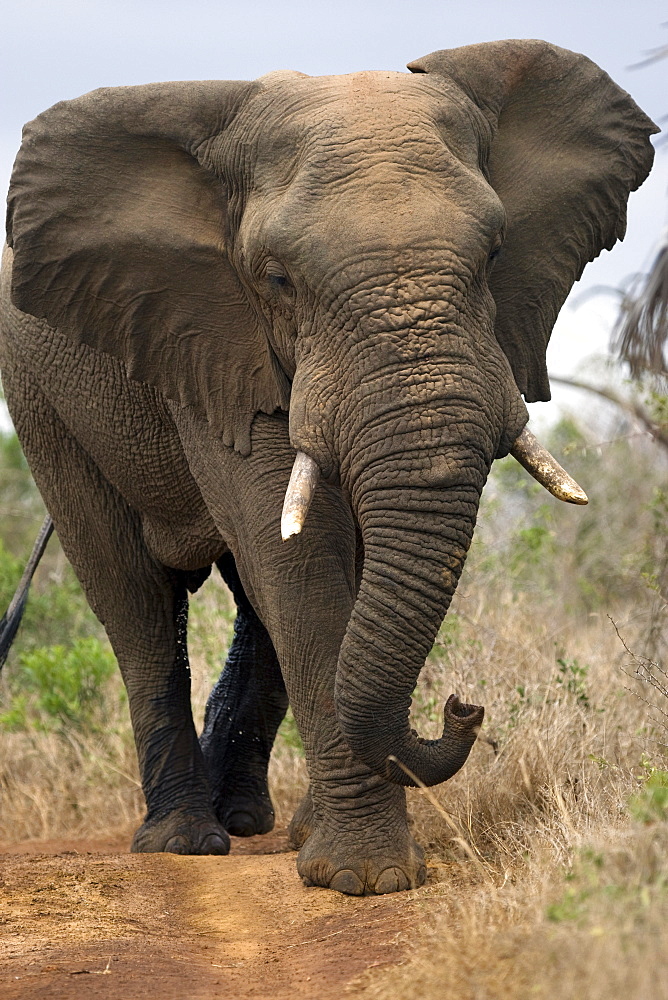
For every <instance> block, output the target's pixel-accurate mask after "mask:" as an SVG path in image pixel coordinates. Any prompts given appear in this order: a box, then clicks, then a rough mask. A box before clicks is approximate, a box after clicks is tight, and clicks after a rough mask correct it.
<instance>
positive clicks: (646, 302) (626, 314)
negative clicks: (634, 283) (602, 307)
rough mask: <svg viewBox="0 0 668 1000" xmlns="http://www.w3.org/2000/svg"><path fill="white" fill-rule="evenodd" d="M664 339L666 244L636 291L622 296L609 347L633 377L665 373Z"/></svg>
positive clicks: (667, 334) (667, 325)
mask: <svg viewBox="0 0 668 1000" xmlns="http://www.w3.org/2000/svg"><path fill="white" fill-rule="evenodd" d="M667 340H668V243H666V244H664V246H663V247H661V249H660V250H659V253H658V254H657V257H656V260H655V261H654V263H653V265H652V267H651V269H650V272H649V274H648V275H647V277H646V279H645V281H644V284H643V285H642V286H641V288H640V290H639V291H638V293H637V294H636V295H633V293H629V294H628V295H627V296H626V299H625V301H624V302H623V304H622V309H621V312H620V315H619V319H618V321H617V324H616V326H615V329H614V331H613V335H612V343H611V345H610V346H611V349H612V350H613V351H614V352H615V353H616V354H617V355H618V356H619V357H620V358H621V359H622V360H623V361H626V362H627V364H628V365H629V368H630V369H631V375H632V376H633V377H634V378H637V377H639V376H640V375H642V374H643V373H644V372H651V373H652V374H655V375H666V374H668V364H667V362H666V341H667Z"/></svg>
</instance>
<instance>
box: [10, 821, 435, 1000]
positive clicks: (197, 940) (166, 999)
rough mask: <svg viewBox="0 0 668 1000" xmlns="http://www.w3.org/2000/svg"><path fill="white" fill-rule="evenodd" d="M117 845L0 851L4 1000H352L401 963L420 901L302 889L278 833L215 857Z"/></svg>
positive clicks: (413, 896)
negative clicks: (380, 971)
mask: <svg viewBox="0 0 668 1000" xmlns="http://www.w3.org/2000/svg"><path fill="white" fill-rule="evenodd" d="M127 844H128V839H127V838H116V839H106V840H105V839H97V840H85V841H82V840H61V841H41V842H40V841H33V842H30V843H23V844H8V843H0V982H1V983H2V986H1V988H0V995H1V996H2V998H3V1000H33V998H39V1000H83V998H86V1000H89V998H91V997H94V998H95V1000H139V998H144V997H150V998H152V1000H173V998H178V1000H199V998H202V1000H204V998H206V1000H209V998H214V997H226V998H235V1000H246V998H253V1000H265V998H266V1000H288V998H290V1000H299V998H308V1000H321V998H322V1000H329V998H334V997H336V998H339V997H341V996H342V994H344V993H353V994H354V995H362V994H363V993H364V992H365V991H364V988H363V986H362V985H361V984H359V983H358V984H355V983H354V982H353V980H355V979H356V978H357V977H359V976H360V975H361V974H362V973H363V972H365V971H366V970H368V969H372V968H375V967H378V966H387V965H393V964H397V963H399V962H401V960H402V958H403V956H404V953H405V950H406V947H407V944H406V933H405V932H406V931H407V930H408V928H409V926H410V924H411V922H412V921H413V919H414V916H415V913H416V908H418V907H419V901H420V900H421V899H423V898H424V896H425V894H427V893H429V887H426V888H423V889H418V890H415V891H413V892H403V893H397V894H394V895H391V896H386V897H378V896H375V897H374V896H369V897H366V898H362V899H359V898H354V897H349V896H341V895H339V894H338V893H335V892H330V891H329V890H325V889H313V888H311V889H307V888H305V887H304V886H303V885H302V883H301V881H300V879H299V878H298V876H297V871H296V867H295V857H296V855H295V854H294V853H293V852H290V851H287V848H286V837H285V833H284V832H282V831H278V832H275V833H273V834H270V835H268V836H266V837H253V838H249V839H248V840H239V839H236V838H233V847H232V853H231V854H230V855H229V856H228V857H226V858H219V857H182V856H179V855H174V854H144V855H141V854H140V855H137V854H134V855H133V854H128V853H126V852H127ZM435 878H437V873H436V871H435V870H434V871H432V877H431V881H432V883H433V881H434V879H435ZM420 909H421V907H420Z"/></svg>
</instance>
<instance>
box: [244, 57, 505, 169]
mask: <svg viewBox="0 0 668 1000" xmlns="http://www.w3.org/2000/svg"><path fill="white" fill-rule="evenodd" d="M259 82H260V83H261V84H262V86H261V89H260V91H259V93H258V94H257V96H256V97H255V98H254V99H253V101H252V102H250V104H249V106H248V109H247V115H248V117H249V120H242V117H243V116H240V118H239V120H238V123H237V127H239V128H240V129H243V130H244V131H246V133H248V131H251V132H254V133H255V140H256V142H257V146H258V151H259V153H260V157H261V159H265V158H266V160H267V162H271V163H273V164H276V163H277V162H278V163H280V162H282V161H285V160H290V161H292V162H293V163H294V162H296V160H297V159H298V158H301V159H302V162H303V159H304V157H306V158H310V157H311V156H313V157H316V158H317V157H319V156H323V155H324V156H329V157H332V156H336V155H337V154H338V155H340V156H342V157H345V156H347V155H348V153H352V154H353V155H354V152H355V149H354V147H355V145H357V146H358V147H359V144H365V145H364V150H365V152H366V154H367V155H369V154H370V153H371V151H372V150H373V149H374V148H376V149H378V150H383V151H384V152H385V153H392V152H393V151H397V152H402V151H404V152H408V153H409V154H410V155H412V156H415V155H416V153H417V155H418V156H419V155H422V156H428V155H429V153H430V152H431V153H433V152H434V150H435V149H436V148H438V149H439V151H440V152H441V153H443V151H444V149H446V150H447V149H450V150H451V151H452V153H454V155H455V156H456V157H457V158H458V159H461V160H464V161H465V162H467V161H468V162H469V163H470V165H477V164H478V162H479V148H480V142H481V140H484V141H486V140H487V138H488V137H487V132H488V125H487V122H486V120H485V118H484V117H483V116H482V115H481V113H480V112H479V110H478V109H477V108H476V107H475V106H474V105H473V103H472V102H471V101H470V100H469V99H468V98H467V97H466V96H465V95H464V94H463V93H462V91H461V90H459V89H458V88H457V87H455V86H454V85H452V84H451V83H449V82H448V81H446V80H445V79H440V78H439V79H438V80H437V81H436V82H434V81H433V80H431V79H429V78H428V77H427V75H426V74H418V75H414V74H409V73H397V72H380V71H369V72H361V73H350V74H346V75H342V76H320V77H308V76H301V75H299V74H288V73H283V72H281V73H275V74H269V75H268V76H267V77H263V78H261V79H260V81H259ZM246 137H247V138H248V135H246Z"/></svg>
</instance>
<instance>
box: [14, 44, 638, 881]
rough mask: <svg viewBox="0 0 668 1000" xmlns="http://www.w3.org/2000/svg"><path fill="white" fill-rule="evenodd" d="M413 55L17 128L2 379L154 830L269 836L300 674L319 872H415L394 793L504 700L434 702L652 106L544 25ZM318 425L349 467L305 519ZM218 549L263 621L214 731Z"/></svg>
mask: <svg viewBox="0 0 668 1000" xmlns="http://www.w3.org/2000/svg"><path fill="white" fill-rule="evenodd" d="M412 68H413V70H414V75H411V74H405V73H403V74H401V73H359V74H353V75H351V76H347V77H322V78H311V77H304V76H302V75H300V74H287V73H278V74H270V75H269V76H268V77H265V78H263V79H262V80H260V81H258V82H257V83H254V84H244V83H239V84H215V83H214V84H191V85H179V84H169V85H156V86H155V87H153V88H151V87H141V88H124V89H122V90H121V89H119V90H111V91H101V92H96V93H94V94H92V95H88V96H87V97H84V98H81V99H80V100H79V101H75V102H69V103H67V104H63V105H57V106H56V107H55V108H54V109H52V110H51V111H49V112H46V113H45V115H44V116H42V117H41V118H40V119H38V120H37V121H36V122H35V123H33V125H32V126H30V127H29V130H28V132H27V133H26V137H25V139H24V146H23V150H22V153H21V154H20V156H19V159H18V160H17V165H16V168H15V175H14V182H13V188H12V193H11V197H10V214H9V220H10V229H9V238H10V242H11V244H12V245H13V248H14V276H13V279H12V274H11V272H12V254H11V252H10V251H7V255H6V259H5V263H4V267H3V301H4V306H3V340H2V366H3V379H4V384H5V391H6V395H7V400H8V403H9V407H10V410H11V413H12V417H13V419H14V422H15V425H16V428H17V432H18V434H19V437H20V439H21V442H22V444H23V447H24V450H25V452H26V455H27V458H28V461H29V463H30V466H31V469H32V470H33V473H34V475H35V479H36V481H37V484H38V486H39V488H40V491H41V493H42V495H43V497H44V499H45V502H46V505H47V508H48V510H49V512H50V513H51V515H52V517H53V520H54V522H55V526H56V529H57V531H58V535H59V537H60V540H61V542H62V545H63V548H64V550H65V552H66V554H67V555H68V558H69V559H70V560H71V562H72V564H73V566H74V568H75V570H76V572H77V575H78V576H79V578H80V580H81V582H82V584H83V586H84V589H85V592H86V595H87V597H88V600H89V601H90V604H91V606H92V607H93V609H94V611H95V613H96V614H97V615H98V617H99V618H100V620H101V621H102V622H103V623H104V625H105V627H106V629H107V632H108V635H109V638H110V640H111V643H112V645H113V648H114V651H115V653H116V656H117V658H118V661H119V664H120V667H121V670H122V673H123V677H124V680H125V683H126V685H127V689H128V694H129V701H130V710H131V715H132V723H133V727H134V732H135V738H136V743H137V750H138V755H139V761H140V767H141V773H142V781H143V787H144V792H145V796H146V802H147V815H146V819H145V821H144V823H143V825H142V826H141V827H140V829H139V830H138V831H137V833H136V835H135V838H134V842H133V849H134V850H138V851H176V852H181V853H195V854H197V853H226V851H227V850H228V848H229V839H228V836H227V832H231V833H234V834H239V835H250V834H253V833H258V832H259V833H262V832H266V831H267V830H269V829H270V828H271V825H272V823H273V811H272V806H271V801H270V799H269V795H268V791H267V783H266V771H267V762H268V757H269V753H270V750H271V745H272V742H273V739H274V736H275V733H276V729H277V727H278V725H279V724H280V721H281V719H282V718H283V715H284V714H285V711H286V708H287V705H288V699H289V703H290V704H291V706H292V708H293V711H294V714H295V718H296V720H297V723H298V726H299V730H300V733H301V735H302V738H303V742H304V747H305V752H306V759H307V763H308V770H309V776H310V791H309V795H308V796H307V799H306V800H305V801H304V803H302V806H301V807H300V809H299V810H298V813H297V815H296V816H295V819H294V820H293V823H292V827H291V836H292V839H293V843H294V844H295V846H297V847H300V848H301V850H300V854H299V859H298V869H299V872H300V874H301V876H302V877H303V879H304V880H305V881H306V882H307V883H308V884H314V885H321V886H329V887H331V888H334V889H338V890H340V891H342V892H346V893H352V894H360V893H363V892H376V893H383V892H390V891H394V890H398V889H405V888H409V887H411V886H416V885H419V884H420V883H421V882H422V881H423V880H424V874H425V868H424V861H423V853H422V850H421V848H420V847H419V846H418V845H417V844H416V843H415V842H414V841H413V839H412V837H411V836H410V834H409V832H408V827H407V819H406V807H405V793H404V790H403V787H402V785H405V784H410V783H412V781H413V780H414V778H417V779H418V780H420V781H421V782H424V783H425V784H434V783H436V782H439V781H443V780H445V779H446V778H448V777H449V776H450V775H451V774H453V773H455V771H456V770H457V769H458V768H459V767H461V765H462V764H463V763H464V761H465V759H466V757H467V755H468V752H469V750H470V747H471V745H472V743H473V741H474V739H475V736H476V733H477V731H478V728H479V726H480V723H481V720H482V710H481V709H477V708H476V707H475V706H465V705H461V704H459V703H458V702H457V701H456V700H455V701H451V702H449V703H448V706H447V707H446V712H445V723H444V735H443V738H442V739H441V740H438V741H425V740H421V739H419V738H418V737H417V736H416V735H415V734H413V733H411V731H410V729H409V725H408V713H409V708H410V696H411V692H412V690H413V688H414V685H415V682H416V679H417V677H418V674H419V671H420V669H421V667H422V664H423V663H424V659H425V656H426V655H427V653H428V651H429V649H430V647H431V645H432V642H433V640H434V637H435V634H436V632H437V630H438V628H439V626H440V624H441V621H442V619H443V617H444V615H445V613H446V611H447V608H448V605H449V602H450V599H451V597H452V594H453V592H454V590H455V587H456V585H457V580H458V578H459V575H460V572H461V569H462V565H463V563H464V560H465V558H466V552H467V550H468V547H469V544H470V541H471V536H472V532H473V528H474V524H475V519H476V512H477V508H478V502H479V499H480V493H481V490H482V488H483V485H484V483H485V479H486V477H487V474H488V472H489V468H490V466H491V463H492V461H493V460H494V458H495V457H500V456H503V455H505V454H507V452H508V450H509V449H510V447H511V446H512V444H513V442H514V441H515V439H516V438H517V436H518V434H519V433H520V431H521V430H522V428H523V426H524V424H525V422H526V420H527V413H526V409H525V406H524V403H523V400H522V397H521V393H523V394H524V395H525V398H527V399H537V398H545V397H546V395H547V393H548V391H549V390H548V388H547V381H546V375H545V347H546V344H547V340H548V338H549V334H550V331H551V328H552V324H553V322H554V319H555V318H556V314H557V311H558V309H559V307H560V305H561V303H562V302H563V299H564V298H565V296H566V294H567V293H568V290H569V288H570V286H571V284H572V281H573V280H574V278H575V277H577V276H578V275H579V271H580V270H581V268H582V267H583V266H584V264H585V263H586V261H587V260H588V259H590V258H591V257H593V256H595V255H596V254H597V253H598V252H600V249H601V248H602V247H603V246H606V245H612V243H614V241H615V239H616V238H617V237H618V236H621V235H623V220H624V209H625V204H626V198H627V196H628V192H629V190H631V189H633V187H635V186H637V185H638V184H639V183H641V182H642V180H643V179H644V176H645V175H646V173H647V171H648V169H649V166H650V163H651V147H650V146H649V142H648V135H649V133H650V132H652V131H654V128H653V126H652V124H651V122H649V121H648V119H646V118H645V116H644V115H643V114H642V112H640V111H639V109H637V108H636V106H635V105H634V104H633V102H632V101H631V99H630V98H629V97H628V95H625V94H623V93H622V92H621V91H619V90H618V89H617V88H616V87H615V85H614V84H613V83H612V82H611V81H610V80H609V78H607V77H606V76H605V74H603V73H602V72H601V71H600V70H598V68H597V67H594V66H593V64H591V63H589V62H588V60H585V59H584V57H580V56H574V55H573V54H571V53H566V52H564V51H563V50H559V49H555V48H554V47H552V46H547V45H545V44H544V43H533V42H526V43H524V42H519V43H492V44H490V45H487V46H473V47H470V48H468V49H462V50H452V51H451V52H445V53H435V54H433V55H432V56H429V57H427V58H426V59H424V60H421V61H419V62H418V63H417V64H413V65H412ZM592 94H593V95H594V97H595V98H596V99H594V98H592V99H591V106H590V107H587V100H588V99H589V98H590V97H591V95H592ZM545 121H547V122H548V123H549V124H548V126H545V124H544V123H545ZM490 151H491V152H490ZM504 240H505V246H504V247H503V249H502V250H501V253H500V255H499V257H498V260H496V259H495V258H496V256H497V253H498V251H499V249H500V247H501V246H502V244H503V243H504ZM296 449H300V450H302V451H304V452H305V453H306V454H307V455H309V456H311V458H313V459H314V460H315V461H316V462H317V464H318V466H319V468H320V470H321V472H322V476H323V478H322V480H321V482H320V484H319V486H318V488H317V490H316V493H315V498H314V501H313V504H312V506H311V509H310V511H309V514H308V518H307V520H306V524H305V527H304V529H303V531H302V533H301V534H300V535H297V536H295V537H293V538H291V539H289V540H288V541H287V542H285V543H283V542H282V541H281V537H280V530H279V520H280V513H281V506H282V501H283V496H284V493H285V489H286V484H287V482H288V478H289V475H290V469H291V467H292V463H293V461H294V456H295V450H296ZM213 563H217V565H218V567H219V569H220V571H221V572H222V574H223V576H224V578H225V580H226V582H227V583H228V585H229V586H230V588H231V589H232V592H233V594H234V597H235V600H236V602H237V607H238V618H237V625H236V630H235V639H234V643H233V646H232V649H231V650H230V654H229V658H228V663H227V666H226V668H225V671H224V672H223V674H222V676H221V679H220V681H219V682H218V684H217V686H216V688H215V689H214V691H213V693H212V695H211V698H210V701H209V705H208V707H207V715H206V721H205V728H204V733H203V734H202V736H201V738H200V739H199V740H198V738H197V735H196V733H195V729H194V726H193V722H192V717H191V713H190V704H189V675H188V670H187V653H186V639H185V630H186V615H187V592H188V590H194V589H196V588H197V586H199V584H200V583H201V582H202V580H203V579H204V578H205V577H206V575H207V573H208V570H209V568H210V567H211V565H212V564H213ZM226 831H227V832H226Z"/></svg>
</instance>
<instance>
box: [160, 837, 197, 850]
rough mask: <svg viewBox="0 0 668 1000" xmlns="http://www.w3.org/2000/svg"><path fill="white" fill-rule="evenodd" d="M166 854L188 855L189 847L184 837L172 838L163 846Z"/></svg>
mask: <svg viewBox="0 0 668 1000" xmlns="http://www.w3.org/2000/svg"><path fill="white" fill-rule="evenodd" d="M165 851H166V852H167V854H190V853H191V851H190V845H189V843H188V841H187V840H186V838H185V837H172V838H171V840H168V841H167V843H166V844H165Z"/></svg>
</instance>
